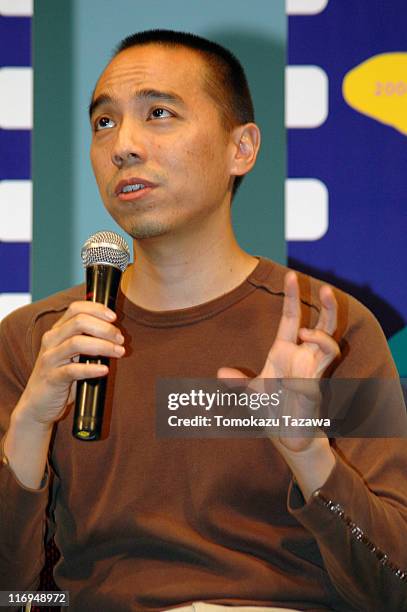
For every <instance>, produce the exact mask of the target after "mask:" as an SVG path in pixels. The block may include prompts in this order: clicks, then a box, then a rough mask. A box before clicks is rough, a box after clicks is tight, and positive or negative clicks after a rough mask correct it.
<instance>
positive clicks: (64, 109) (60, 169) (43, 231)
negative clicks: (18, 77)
mask: <svg viewBox="0 0 407 612" xmlns="http://www.w3.org/2000/svg"><path fill="white" fill-rule="evenodd" d="M71 17H72V15H71V9H70V4H69V2H55V0H36V2H35V5H34V20H33V65H34V75H35V80H34V131H33V161H32V176H33V202H34V204H33V241H32V250H31V262H32V270H31V276H32V280H31V287H32V295H33V300H35V299H38V298H40V297H43V296H45V295H48V294H49V293H53V292H54V291H57V290H58V289H62V288H64V287H66V286H68V285H69V284H70V283H71V280H72V278H73V275H74V260H73V258H72V248H73V246H72V236H73V216H72V211H73V205H72V203H73V193H74V190H73V176H74V172H73V166H74V160H73V154H72V151H73V129H72V127H73V117H72V110H73V90H72V86H73V65H72V20H71Z"/></svg>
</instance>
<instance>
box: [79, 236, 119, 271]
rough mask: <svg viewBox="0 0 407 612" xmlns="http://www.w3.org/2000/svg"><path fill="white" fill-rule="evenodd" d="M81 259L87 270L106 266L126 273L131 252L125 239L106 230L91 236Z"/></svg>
mask: <svg viewBox="0 0 407 612" xmlns="http://www.w3.org/2000/svg"><path fill="white" fill-rule="evenodd" d="M81 257H82V261H83V265H84V267H85V268H87V267H88V266H94V265H97V264H105V265H107V266H113V267H115V268H118V269H119V270H121V271H122V272H124V271H125V269H126V268H127V266H128V264H129V261H130V250H129V247H128V246H127V242H126V241H125V240H124V238H122V237H121V236H120V235H119V234H116V232H110V231H108V230H106V231H102V232H96V234H92V236H89V238H88V239H87V240H86V242H85V244H84V245H83V247H82V251H81Z"/></svg>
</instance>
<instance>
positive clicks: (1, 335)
mask: <svg viewBox="0 0 407 612" xmlns="http://www.w3.org/2000/svg"><path fill="white" fill-rule="evenodd" d="M26 313H27V311H26V310H23V309H22V311H21V312H19V311H16V312H15V313H13V314H12V315H9V316H8V317H6V318H5V319H3V321H2V322H1V324H0V389H1V393H0V438H1V448H0V452H1V455H0V590H23V589H35V588H36V586H37V583H38V579H39V574H40V571H41V569H42V566H43V559H44V544H43V543H44V535H45V529H46V507H47V504H48V498H49V481H50V473H49V466H48V465H47V470H46V474H45V477H44V480H43V482H42V483H41V488H40V489H30V488H28V487H25V486H24V485H23V484H22V483H21V482H20V481H19V480H18V479H17V477H16V475H15V474H14V472H13V471H12V469H11V468H10V466H9V465H8V460H7V457H5V455H4V450H3V443H4V437H5V433H6V431H7V429H8V426H9V421H10V415H11V413H12V411H13V409H14V407H15V405H16V404H17V402H18V400H19V397H20V395H21V394H22V392H23V390H24V387H25V384H26V381H27V380H28V377H29V374H30V372H31V369H32V355H31V352H32V347H31V343H30V341H29V338H30V320H29V319H28V317H27V314H26ZM29 452H30V449H27V453H29Z"/></svg>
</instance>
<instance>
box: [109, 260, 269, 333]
mask: <svg viewBox="0 0 407 612" xmlns="http://www.w3.org/2000/svg"><path fill="white" fill-rule="evenodd" d="M257 259H258V260H259V262H258V264H257V266H256V267H255V268H254V269H253V270H252V272H251V273H250V274H249V276H248V277H247V278H246V279H245V280H244V281H243V282H242V283H240V285H238V286H237V287H235V288H234V289H232V290H231V291H229V292H228V293H225V294H223V295H220V296H219V297H217V298H214V299H213V300H210V301H209V302H204V303H203V304H197V305H196V306H191V307H189V308H179V309H176V310H160V311H155V310H146V309H145V308H142V307H141V306H138V305H137V304H135V303H134V302H131V301H130V300H129V299H128V298H127V297H126V296H125V295H124V293H123V291H122V290H121V288H119V293H118V296H117V303H116V311H117V312H118V313H123V314H125V315H126V316H128V317H130V318H131V319H134V320H135V321H137V322H138V323H140V324H142V325H146V326H150V327H173V326H182V325H190V324H191V323H195V322H196V321H199V320H201V319H207V318H209V317H211V316H214V315H215V314H217V313H219V312H221V311H222V310H225V309H226V308H228V306H231V305H232V304H234V303H235V302H238V301H240V300H241V299H243V298H244V297H246V296H247V295H249V294H250V293H252V291H254V290H255V289H256V287H258V286H259V284H261V283H262V282H264V280H265V279H266V278H267V277H268V276H269V275H270V274H271V270H272V267H273V265H272V262H271V261H270V260H267V259H264V258H263V257H257Z"/></svg>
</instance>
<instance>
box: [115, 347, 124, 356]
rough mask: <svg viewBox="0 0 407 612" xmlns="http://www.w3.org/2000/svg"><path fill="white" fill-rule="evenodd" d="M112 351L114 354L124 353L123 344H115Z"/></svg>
mask: <svg viewBox="0 0 407 612" xmlns="http://www.w3.org/2000/svg"><path fill="white" fill-rule="evenodd" d="M114 352H115V353H116V355H124V346H115V347H114Z"/></svg>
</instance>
